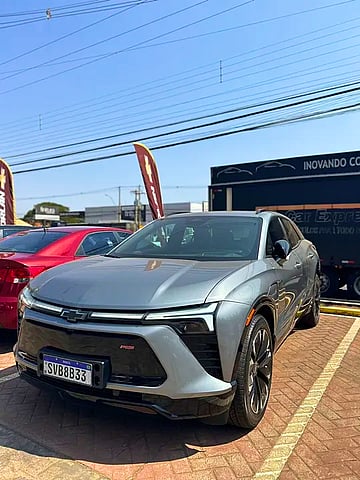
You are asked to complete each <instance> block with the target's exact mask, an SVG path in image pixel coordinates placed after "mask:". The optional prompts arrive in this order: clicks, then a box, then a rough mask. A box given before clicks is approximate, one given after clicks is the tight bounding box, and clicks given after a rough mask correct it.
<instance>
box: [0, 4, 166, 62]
mask: <svg viewBox="0 0 360 480" xmlns="http://www.w3.org/2000/svg"><path fill="white" fill-rule="evenodd" d="M106 1H107V0H106ZM149 1H157V0H140V1H136V3H135V5H131V6H129V7H128V8H124V7H121V8H123V10H121V11H120V12H116V13H112V14H111V15H108V16H107V17H105V18H102V19H101V20H97V21H96V22H93V23H90V24H89V25H85V26H84V27H82V28H79V29H77V30H74V31H73V32H70V33H67V34H66V35H62V36H61V37H58V38H56V39H54V40H52V41H51V42H47V43H44V44H43V45H39V46H38V47H35V48H33V49H31V50H28V51H26V52H23V53H21V54H19V55H17V56H16V57H12V58H10V59H8V60H5V61H4V62H1V63H0V66H2V65H6V64H8V63H10V62H13V61H15V60H18V59H19V58H23V57H25V56H27V55H30V54H32V53H34V52H37V51H39V50H41V49H42V48H46V47H49V46H50V45H53V44H54V43H57V42H60V41H61V40H64V39H65V38H69V37H72V36H73V35H76V34H77V33H80V32H83V31H84V30H87V29H88V28H91V27H94V26H95V25H98V24H100V23H102V22H104V21H106V20H108V19H110V18H113V17H115V16H117V15H121V14H122V13H125V12H127V11H128V10H131V9H132V8H135V7H137V6H138V5H141V4H143V3H148V2H149ZM119 8H120V7H119Z"/></svg>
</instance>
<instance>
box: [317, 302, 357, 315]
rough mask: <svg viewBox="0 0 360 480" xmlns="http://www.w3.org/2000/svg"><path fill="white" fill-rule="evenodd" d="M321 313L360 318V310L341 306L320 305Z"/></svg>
mask: <svg viewBox="0 0 360 480" xmlns="http://www.w3.org/2000/svg"><path fill="white" fill-rule="evenodd" d="M320 312H321V313H332V314H333V315H348V316H351V317H360V308H357V307H345V306H340V305H323V304H320Z"/></svg>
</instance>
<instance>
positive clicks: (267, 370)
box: [229, 314, 273, 430]
mask: <svg viewBox="0 0 360 480" xmlns="http://www.w3.org/2000/svg"><path fill="white" fill-rule="evenodd" d="M246 328H247V330H246V332H245V337H244V339H243V346H242V348H241V352H240V358H239V363H238V368H237V372H236V382H237V386H236V391H235V396H234V399H233V402H232V404H231V407H230V412H229V423H230V424H232V425H234V426H236V427H240V428H245V429H248V430H250V429H252V428H254V427H256V425H257V424H258V423H259V422H260V420H261V419H262V417H263V415H264V413H265V410H266V406H267V403H268V400H269V395H270V387H271V378H272V364H273V341H272V335H271V331H270V328H269V324H268V323H267V321H266V320H265V318H264V317H263V316H262V315H259V314H257V315H255V316H254V318H253V319H252V321H251V323H250V325H249V326H248V327H246Z"/></svg>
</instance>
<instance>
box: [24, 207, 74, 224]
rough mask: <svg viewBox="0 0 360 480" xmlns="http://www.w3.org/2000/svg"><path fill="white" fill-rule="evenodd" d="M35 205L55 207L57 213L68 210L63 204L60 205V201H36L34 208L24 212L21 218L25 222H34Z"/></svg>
mask: <svg viewBox="0 0 360 480" xmlns="http://www.w3.org/2000/svg"><path fill="white" fill-rule="evenodd" d="M36 207H56V208H57V210H58V212H59V213H64V212H68V211H69V207H66V206H65V205H61V204H60V203H54V202H41V203H37V204H36V205H34V208H32V209H31V210H29V211H28V212H26V214H25V215H24V218H23V220H25V222H28V223H32V224H33V223H34V222H35V209H36Z"/></svg>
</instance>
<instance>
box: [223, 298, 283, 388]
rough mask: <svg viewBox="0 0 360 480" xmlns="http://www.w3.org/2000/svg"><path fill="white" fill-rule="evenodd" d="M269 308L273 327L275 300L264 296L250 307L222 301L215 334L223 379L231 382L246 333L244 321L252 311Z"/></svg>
mask: <svg viewBox="0 0 360 480" xmlns="http://www.w3.org/2000/svg"><path fill="white" fill-rule="evenodd" d="M264 306H266V307H269V308H270V310H271V311H272V314H273V322H274V323H273V325H272V326H271V327H272V328H274V327H275V324H276V322H277V314H276V300H275V299H273V298H269V297H266V296H259V297H258V298H256V299H255V301H254V302H253V304H252V305H249V304H246V303H240V302H233V301H224V302H222V303H221V304H220V306H219V309H218V311H217V315H216V334H217V339H218V345H219V355H220V362H221V367H222V372H223V379H224V380H225V381H227V382H231V381H232V380H233V373H234V368H235V366H236V362H237V358H238V354H239V351H240V348H241V347H240V346H241V343H242V338H243V335H244V333H245V331H246V328H247V326H246V320H247V318H248V316H249V315H250V314H251V313H252V311H253V310H255V311H256V312H257V311H259V310H261V308H262V307H264Z"/></svg>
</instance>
